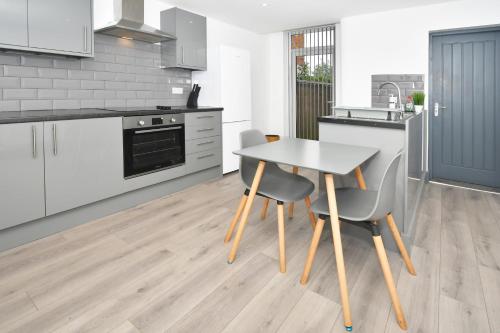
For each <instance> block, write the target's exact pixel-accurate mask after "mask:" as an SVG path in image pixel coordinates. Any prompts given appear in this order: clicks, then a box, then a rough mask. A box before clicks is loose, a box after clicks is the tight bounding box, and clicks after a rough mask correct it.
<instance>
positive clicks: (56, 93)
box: [38, 89, 67, 99]
mask: <svg viewBox="0 0 500 333" xmlns="http://www.w3.org/2000/svg"><path fill="white" fill-rule="evenodd" d="M66 97H67V90H63V89H38V98H41V99H62V98H66Z"/></svg>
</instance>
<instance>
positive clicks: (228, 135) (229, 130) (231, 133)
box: [222, 121, 252, 173]
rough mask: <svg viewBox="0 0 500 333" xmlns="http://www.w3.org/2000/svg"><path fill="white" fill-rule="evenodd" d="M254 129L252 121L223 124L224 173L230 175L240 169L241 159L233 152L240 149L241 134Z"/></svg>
mask: <svg viewBox="0 0 500 333" xmlns="http://www.w3.org/2000/svg"><path fill="white" fill-rule="evenodd" d="M251 128H252V122H251V121H240V122H234V123H224V124H222V172H223V173H228V172H233V171H236V170H238V169H239V168H240V158H239V157H238V156H237V155H234V154H233V151H235V150H238V149H240V133H241V132H243V131H246V130H249V129H251Z"/></svg>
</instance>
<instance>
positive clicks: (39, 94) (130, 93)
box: [0, 34, 191, 111]
mask: <svg viewBox="0 0 500 333" xmlns="http://www.w3.org/2000/svg"><path fill="white" fill-rule="evenodd" d="M160 61H161V54H160V46H159V45H155V44H148V43H144V42H140V41H130V40H125V39H121V38H115V37H111V36H104V35H99V34H96V35H95V58H94V59H77V58H70V57H61V56H53V55H51V56H48V55H35V54H29V53H25V54H19V53H11V52H0V111H19V110H37V109H66V108H69V109H77V108H87V107H89V108H102V107H106V106H154V105H160V104H162V105H185V104H186V101H187V97H188V95H189V90H190V87H191V72H190V71H188V70H182V69H160V68H159V66H160ZM173 87H178V88H183V93H182V94H180V95H177V94H175V95H174V94H172V88H173Z"/></svg>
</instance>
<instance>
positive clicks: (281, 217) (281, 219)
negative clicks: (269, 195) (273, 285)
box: [278, 201, 286, 273]
mask: <svg viewBox="0 0 500 333" xmlns="http://www.w3.org/2000/svg"><path fill="white" fill-rule="evenodd" d="M278 243H279V254H280V272H281V273H285V272H286V254H285V208H284V207H283V202H281V201H278Z"/></svg>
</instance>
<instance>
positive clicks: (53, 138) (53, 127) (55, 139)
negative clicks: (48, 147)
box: [52, 124, 57, 156]
mask: <svg viewBox="0 0 500 333" xmlns="http://www.w3.org/2000/svg"><path fill="white" fill-rule="evenodd" d="M52 142H53V144H54V156H57V127H56V124H52Z"/></svg>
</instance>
